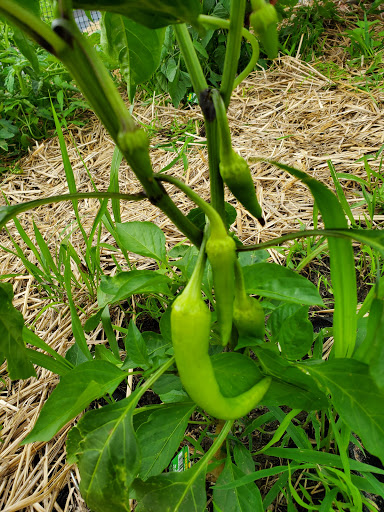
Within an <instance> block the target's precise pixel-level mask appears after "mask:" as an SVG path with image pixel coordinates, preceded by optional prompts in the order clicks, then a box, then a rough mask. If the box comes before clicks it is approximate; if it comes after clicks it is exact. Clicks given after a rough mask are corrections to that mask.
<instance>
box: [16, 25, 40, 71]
mask: <svg viewBox="0 0 384 512" xmlns="http://www.w3.org/2000/svg"><path fill="white" fill-rule="evenodd" d="M13 40H14V42H15V43H16V45H17V47H18V49H19V50H20V51H21V53H22V54H23V55H24V57H25V58H26V59H28V60H29V62H30V63H31V66H32V68H33V70H34V71H35V73H39V72H40V66H39V60H38V58H37V51H36V47H35V46H34V45H33V44H32V42H31V41H30V39H28V38H27V36H26V35H25V33H24V32H23V31H22V30H20V29H19V28H17V27H14V28H13Z"/></svg>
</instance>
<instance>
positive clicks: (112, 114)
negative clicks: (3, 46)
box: [0, 0, 202, 246]
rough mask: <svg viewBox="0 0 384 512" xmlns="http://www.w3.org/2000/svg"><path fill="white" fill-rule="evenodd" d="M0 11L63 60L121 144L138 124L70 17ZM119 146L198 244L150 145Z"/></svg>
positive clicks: (4, 4)
mask: <svg viewBox="0 0 384 512" xmlns="http://www.w3.org/2000/svg"><path fill="white" fill-rule="evenodd" d="M0 14H4V16H5V17H6V18H8V19H9V20H10V21H11V22H12V23H15V24H16V25H17V26H19V27H20V28H21V29H22V30H24V31H25V32H27V33H28V34H29V35H30V36H31V37H32V38H33V39H35V41H36V42H37V43H39V44H41V46H43V48H45V49H46V50H48V51H49V52H50V53H52V54H53V55H55V56H56V57H58V58H59V59H60V60H61V61H62V62H63V64H64V65H65V66H66V67H67V69H68V70H69V71H70V72H71V74H72V75H73V77H74V78H75V80H76V82H77V83H78V85H79V87H80V89H81V90H82V91H83V93H84V95H85V97H86V98H87V99H88V101H89V103H90V105H91V107H92V108H93V110H94V112H95V113H96V115H97V116H98V117H99V119H100V120H101V122H102V123H103V125H104V126H105V127H106V129H107V130H108V132H109V133H110V135H111V136H112V138H113V139H114V141H115V142H116V144H117V145H118V146H119V147H120V144H121V141H125V138H126V135H127V134H128V133H134V132H136V131H137V130H138V128H137V126H136V124H135V122H134V120H133V118H132V116H131V114H130V113H129V111H128V110H127V108H126V106H125V104H124V102H123V100H122V98H121V97H120V95H119V93H118V91H117V90H116V88H115V86H114V84H113V81H112V78H111V77H110V75H109V73H108V71H107V69H106V68H105V66H104V64H103V63H102V62H101V60H100V59H99V58H98V56H97V54H96V52H95V50H94V48H93V47H91V46H90V45H89V43H88V42H87V41H86V40H85V39H84V38H83V36H82V34H81V32H80V31H79V29H78V28H77V26H76V24H75V22H74V21H73V20H68V19H63V18H60V19H57V20H54V22H53V24H52V26H53V30H54V31H52V30H51V29H49V28H48V27H47V25H46V24H45V23H44V22H42V21H41V20H40V19H39V18H37V17H36V16H34V15H33V14H32V13H30V12H29V11H27V10H26V9H23V8H22V7H19V6H18V5H17V4H15V2H14V1H12V0H2V1H1V5H0ZM120 149H122V153H123V155H124V157H125V159H126V160H127V162H128V164H129V165H130V166H131V168H132V170H133V172H134V173H135V174H136V176H137V178H138V179H139V181H140V183H141V184H142V186H143V188H144V190H145V192H146V194H147V196H148V199H149V200H150V201H151V203H152V204H154V205H155V206H157V207H158V208H160V210H161V211H162V212H163V213H165V214H166V215H167V216H168V217H169V219H170V220H171V221H172V222H173V223H174V224H175V225H176V226H177V227H178V228H179V229H180V231H181V232H182V233H183V234H184V235H185V236H187V237H188V238H189V239H190V240H191V242H192V243H193V244H195V245H197V246H199V245H200V243H201V239H202V233H201V231H200V230H199V229H198V228H197V227H196V226H195V225H194V224H193V223H192V222H191V221H190V220H189V219H187V218H186V217H185V215H183V214H182V212H181V211H180V210H179V208H177V206H176V205H175V204H174V202H173V201H172V200H171V198H170V197H169V196H168V194H167V193H166V192H165V190H164V188H163V187H161V185H160V184H159V183H158V182H156V180H154V179H153V177H152V165H151V162H150V159H149V154H148V151H146V152H145V151H142V148H141V147H139V148H138V147H135V144H134V143H133V144H132V147H131V148H127V147H125V148H120ZM144 171H145V172H144Z"/></svg>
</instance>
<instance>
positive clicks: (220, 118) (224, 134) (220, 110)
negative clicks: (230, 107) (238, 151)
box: [212, 89, 233, 160]
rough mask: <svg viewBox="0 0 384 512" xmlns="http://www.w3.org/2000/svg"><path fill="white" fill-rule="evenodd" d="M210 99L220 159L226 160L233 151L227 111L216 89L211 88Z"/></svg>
mask: <svg viewBox="0 0 384 512" xmlns="http://www.w3.org/2000/svg"><path fill="white" fill-rule="evenodd" d="M212 99H213V104H214V106H215V111H216V118H217V124H218V125H219V135H220V160H226V159H229V158H230V156H231V154H232V151H233V149H232V140H231V131H230V129H229V123H228V118H227V111H226V109H225V104H224V100H223V97H222V95H221V94H220V92H219V91H218V90H217V89H213V90H212Z"/></svg>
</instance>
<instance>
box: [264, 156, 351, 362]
mask: <svg viewBox="0 0 384 512" xmlns="http://www.w3.org/2000/svg"><path fill="white" fill-rule="evenodd" d="M271 163H272V164H273V165H276V166H277V167H279V168H280V169H283V170H285V171H287V172H288V173H289V174H291V175H292V176H295V177H296V178H298V179H299V180H301V181H302V182H303V183H305V185H307V187H308V188H309V190H310V191H311V194H312V195H313V197H314V198H315V201H316V204H317V206H318V207H319V210H320V213H321V216H322V217H323V220H324V225H325V227H326V229H340V228H341V229H343V228H348V224H347V220H346V218H345V215H344V211H343V208H342V206H341V205H340V203H339V201H338V200H337V197H336V196H335V194H333V193H332V192H331V191H330V190H329V189H328V188H327V187H326V186H325V185H323V184H322V183H320V182H319V181H317V180H315V179H314V178H312V177H310V176H308V175H307V174H306V173H305V172H303V171H299V170H298V169H295V168H294V167H290V166H288V165H284V164H280V163H279V162H275V161H273V162H271ZM328 247H329V254H330V269H331V280H332V286H333V294H334V298H335V312H334V316H333V336H334V351H335V356H336V357H345V356H347V355H348V356H352V353H353V350H354V347H355V340H356V325H357V317H356V308H357V291H356V274H355V260H354V256H353V250H352V243H351V241H350V240H346V239H342V238H334V237H328Z"/></svg>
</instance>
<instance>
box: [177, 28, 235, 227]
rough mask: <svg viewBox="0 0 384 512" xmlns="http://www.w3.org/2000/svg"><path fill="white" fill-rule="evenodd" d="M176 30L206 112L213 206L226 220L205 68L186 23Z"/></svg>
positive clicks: (197, 94) (216, 135) (200, 101)
mask: <svg viewBox="0 0 384 512" xmlns="http://www.w3.org/2000/svg"><path fill="white" fill-rule="evenodd" d="M174 30H175V33H176V37H177V42H178V44H179V46H180V50H181V53H182V55H183V57H184V60H185V65H186V66H187V70H188V73H189V76H190V77H191V81H192V86H193V90H194V91H195V94H196V96H197V97H198V99H199V103H200V106H201V107H202V111H203V114H204V121H205V133H206V136H207V149H208V163H209V183H210V189H211V202H212V206H213V207H214V208H215V210H216V211H217V212H218V213H219V215H220V217H221V218H222V219H223V221H225V207H224V184H223V180H222V179H221V176H220V172H219V161H220V160H219V148H218V142H217V137H218V133H217V122H216V119H214V118H213V119H210V118H209V117H208V116H207V115H206V112H205V110H204V108H203V106H202V93H203V91H206V90H207V89H208V84H207V81H206V80H205V77H204V74H203V70H202V69H201V65H200V62H199V59H198V58H197V55H196V51H195V48H194V47H193V43H192V40H191V37H190V35H189V32H188V29H187V26H186V25H185V24H182V25H175V26H174Z"/></svg>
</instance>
